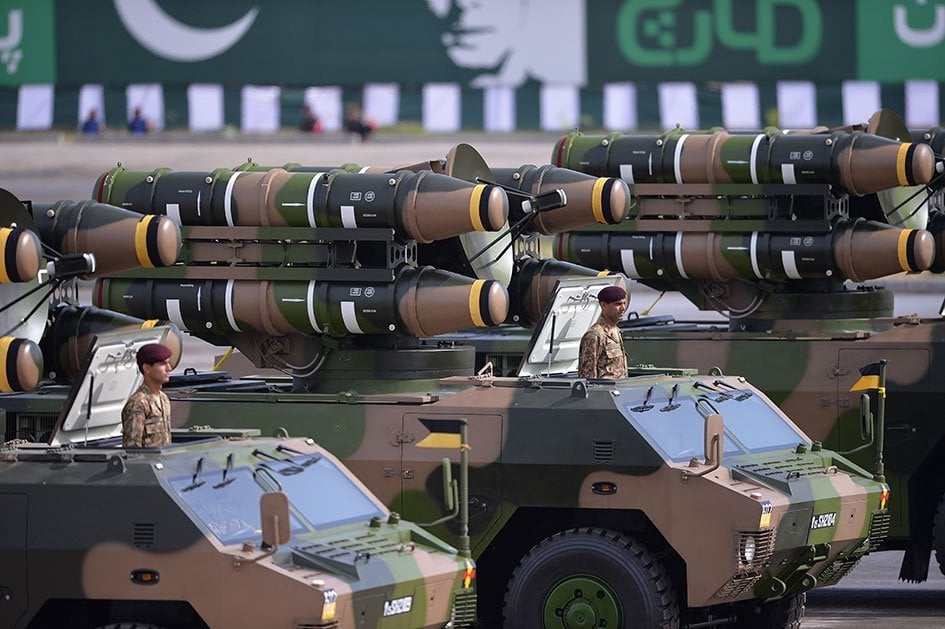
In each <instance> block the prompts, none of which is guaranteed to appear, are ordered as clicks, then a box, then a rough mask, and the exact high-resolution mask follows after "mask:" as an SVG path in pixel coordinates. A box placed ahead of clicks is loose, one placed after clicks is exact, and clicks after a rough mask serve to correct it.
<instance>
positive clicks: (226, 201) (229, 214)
mask: <svg viewBox="0 0 945 629" xmlns="http://www.w3.org/2000/svg"><path fill="white" fill-rule="evenodd" d="M242 174H243V173H242V172H236V173H233V176H232V177H230V180H229V181H227V182H226V193H225V194H224V195H223V214H224V216H226V224H227V225H229V226H230V227H233V226H234V225H233V184H235V183H236V178H237V177H239V176H240V175H242Z"/></svg>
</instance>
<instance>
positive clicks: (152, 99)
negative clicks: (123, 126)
mask: <svg viewBox="0 0 945 629" xmlns="http://www.w3.org/2000/svg"><path fill="white" fill-rule="evenodd" d="M125 99H126V100H127V112H126V115H125V122H126V123H127V122H128V121H129V120H131V117H132V116H133V115H134V110H135V109H136V108H138V107H140V108H141V115H142V117H143V118H144V119H145V120H146V121H147V122H148V124H149V125H150V128H151V129H154V130H155V131H160V130H161V129H163V128H164V88H163V87H161V85H159V84H157V83H138V84H132V85H129V86H128V88H127V89H126V90H125ZM114 124H117V123H114Z"/></svg>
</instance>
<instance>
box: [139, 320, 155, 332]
mask: <svg viewBox="0 0 945 629" xmlns="http://www.w3.org/2000/svg"><path fill="white" fill-rule="evenodd" d="M157 324H158V320H157V319H148V320H147V321H145V322H144V323H142V324H141V329H142V330H150V329H151V328H153V327H154V326H156V325H157Z"/></svg>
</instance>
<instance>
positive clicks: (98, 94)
mask: <svg viewBox="0 0 945 629" xmlns="http://www.w3.org/2000/svg"><path fill="white" fill-rule="evenodd" d="M93 109H94V110H95V111H96V112H97V113H98V121H99V124H101V125H104V124H105V121H106V120H107V118H106V116H105V113H106V112H105V88H103V87H102V86H101V85H91V84H89V85H83V86H82V87H80V88H79V126H80V127H81V126H82V123H83V122H85V119H86V118H88V117H89V112H91V111H92V110H93ZM113 113H114V115H115V116H116V117H117V118H119V119H120V118H121V113H120V112H117V111H116V112H113Z"/></svg>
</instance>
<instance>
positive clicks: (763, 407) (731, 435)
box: [623, 395, 810, 462]
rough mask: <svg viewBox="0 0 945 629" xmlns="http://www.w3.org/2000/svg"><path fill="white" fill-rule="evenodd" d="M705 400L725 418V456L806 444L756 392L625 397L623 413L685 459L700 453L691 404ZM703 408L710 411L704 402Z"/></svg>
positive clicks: (697, 417)
mask: <svg viewBox="0 0 945 629" xmlns="http://www.w3.org/2000/svg"><path fill="white" fill-rule="evenodd" d="M699 399H702V400H708V401H710V402H711V403H712V405H713V406H714V407H715V409H716V411H717V412H718V413H720V414H721V415H722V418H723V419H724V420H725V439H724V446H723V454H724V455H729V456H730V455H737V454H744V453H749V452H751V453H754V452H765V451H769V450H782V449H786V448H794V447H795V446H796V445H797V444H799V443H806V444H810V440H809V439H807V437H806V436H804V435H803V434H802V433H800V432H798V431H797V430H795V429H794V428H793V427H792V426H791V425H790V424H788V423H787V422H785V421H784V419H783V418H782V417H781V416H780V415H779V414H778V413H777V412H776V411H775V410H774V409H773V408H771V407H770V406H769V405H768V403H767V402H765V401H764V400H763V399H761V398H760V397H758V396H757V395H750V396H745V395H738V396H729V395H719V396H699V397H698V398H693V397H689V396H679V397H676V398H675V399H672V400H670V399H669V398H666V397H662V398H656V397H654V398H652V399H651V400H649V401H648V402H646V403H645V404H644V403H642V402H641V401H639V400H637V401H633V402H627V403H626V404H625V405H624V408H623V411H624V414H625V415H626V416H627V417H629V418H630V420H631V421H632V422H633V423H634V424H635V425H636V426H637V427H638V428H639V429H640V430H641V431H642V432H643V433H645V434H646V435H648V436H649V437H650V438H651V440H652V441H653V443H654V445H656V446H657V448H658V449H659V450H661V451H662V453H663V454H664V455H665V456H666V457H667V458H669V459H672V460H673V461H677V462H679V461H688V460H689V459H691V458H692V457H694V456H699V457H701V456H704V454H705V446H704V444H703V439H704V434H705V432H704V431H705V420H704V419H703V416H702V415H701V414H700V413H699V410H697V408H696V402H697V401H698V400H699ZM703 410H704V411H708V412H712V411H711V409H708V408H706V407H703Z"/></svg>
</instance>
